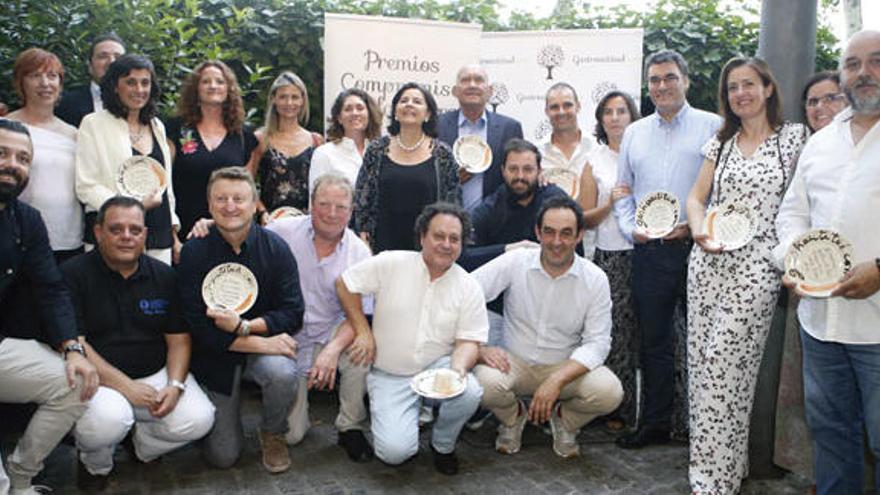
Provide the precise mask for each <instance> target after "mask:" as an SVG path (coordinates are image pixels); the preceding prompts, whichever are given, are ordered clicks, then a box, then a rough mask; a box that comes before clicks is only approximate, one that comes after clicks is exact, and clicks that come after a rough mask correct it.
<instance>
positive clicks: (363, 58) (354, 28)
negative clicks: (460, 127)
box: [324, 14, 482, 117]
mask: <svg viewBox="0 0 880 495" xmlns="http://www.w3.org/2000/svg"><path fill="white" fill-rule="evenodd" d="M481 29H482V28H481V26H480V25H479V24H463V23H454V22H437V21H424V20H416V19H400V18H392V17H378V16H359V15H344V14H324V115H325V116H328V117H329V115H330V108H331V107H332V106H333V100H334V99H335V98H336V95H338V94H339V92H340V91H342V90H345V89H348V88H360V89H363V90H364V91H366V92H367V93H369V94H370V95H372V96H373V97H374V98H376V101H378V102H379V105H380V106H381V107H382V112H383V114H384V115H385V116H386V117H387V116H388V110H389V108H390V106H391V98H392V97H393V96H394V93H396V92H397V89H398V88H399V87H400V86H401V85H403V84H405V83H407V82H410V81H414V82H417V83H420V84H422V85H424V86H425V87H426V88H427V89H428V90H429V91H431V93H432V94H433V95H434V97H435V98H436V99H437V104H438V105H439V107H440V111H441V112H442V111H443V110H446V109H452V108H458V102H457V101H456V99H455V98H454V97H453V96H452V86H453V85H454V84H455V74H456V72H457V71H458V69H459V68H460V67H462V66H464V65H467V64H473V63H476V62H477V61H478V59H479V47H480V32H481Z"/></svg>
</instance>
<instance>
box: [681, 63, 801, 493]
mask: <svg viewBox="0 0 880 495" xmlns="http://www.w3.org/2000/svg"><path fill="white" fill-rule="evenodd" d="M718 103H719V108H720V110H719V113H720V114H721V115H722V116H723V117H724V123H723V125H722V126H721V129H720V130H719V131H718V134H717V135H716V136H715V137H713V138H712V139H711V140H710V141H709V142H708V143H706V146H705V147H704V155H705V156H706V160H705V161H704V162H703V167H702V169H701V170H700V175H699V176H698V178H697V181H696V183H695V184H694V187H693V189H691V193H690V195H689V196H688V200H687V213H688V223H689V224H690V229H691V232H692V233H693V238H694V242H695V243H696V245H695V246H694V248H693V251H692V252H691V259H690V264H689V266H688V287H687V294H688V401H689V407H690V431H691V436H690V450H691V452H690V470H689V475H690V483H691V489H692V490H693V491H694V493H698V494H712V495H721V494H735V493H738V492H739V487H740V483H741V482H742V479H743V478H745V477H746V476H747V475H748V438H749V420H750V416H751V410H752V401H753V399H754V392H755V382H756V381H757V376H758V367H759V366H760V364H761V356H762V354H763V351H764V342H765V340H766V337H767V332H768V330H769V329H770V323H771V320H772V318H773V310H774V307H775V304H776V299H777V297H778V295H779V290H780V283H779V280H780V274H779V273H778V272H777V269H776V267H775V266H774V263H773V261H772V260H773V257H772V256H771V251H772V249H773V247H775V246H776V245H777V244H778V241H777V237H776V228H775V225H774V220H775V218H776V213H777V212H778V211H779V205H780V203H781V202H782V197H783V195H784V194H785V190H786V188H787V186H788V182H789V180H790V178H791V176H792V174H793V172H794V166H795V163H796V161H797V158H798V155H799V154H800V150H801V148H802V147H803V145H804V143H805V142H806V139H807V136H808V131H807V128H806V127H805V126H803V125H801V124H791V123H785V122H783V120H782V103H781V98H780V96H779V89H778V84H777V83H776V80H775V79H774V77H773V75H772V74H771V73H770V69H769V68H768V67H767V64H766V63H765V62H764V61H763V60H760V59H756V58H734V59H731V60H730V61H728V62H727V64H726V65H725V66H724V69H723V70H722V71H721V81H720V83H719V90H718ZM707 203H708V205H709V206H710V207H712V206H714V207H719V206H722V205H733V206H735V207H737V208H743V209H745V211H747V212H749V213H750V216H751V223H752V228H753V232H754V236H753V238H752V239H751V240H750V241H749V242H748V243H747V244H745V245H744V246H742V247H740V248H739V249H735V250H730V251H727V250H724V246H719V245H716V244H715V243H713V242H711V240H710V237H709V235H708V234H707V233H705V231H704V225H703V223H704V220H705V218H706V210H707Z"/></svg>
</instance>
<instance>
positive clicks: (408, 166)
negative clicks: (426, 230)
mask: <svg viewBox="0 0 880 495" xmlns="http://www.w3.org/2000/svg"><path fill="white" fill-rule="evenodd" d="M388 133H389V134H390V136H385V137H382V138H379V139H377V140H375V141H373V142H371V143H370V145H369V146H367V150H366V152H365V153H364V163H363V165H362V166H361V169H360V172H359V173H358V180H357V187H356V192H355V197H354V225H355V231H356V232H357V233H358V234H359V235H360V236H361V238H363V239H364V240H365V241H366V242H367V243H369V244H370V247H371V249H372V250H373V253H379V252H381V251H386V250H392V249H410V250H414V249H417V246H416V243H415V234H414V233H413V225H414V224H415V219H416V217H417V216H418V215H419V213H421V211H422V208H424V207H425V205H428V204H431V203H433V202H435V201H448V202H450V203H456V204H459V205H460V204H461V186H460V185H459V182H458V165H457V164H456V163H455V159H454V158H453V156H452V150H451V149H450V148H449V146H448V145H446V144H445V143H442V142H440V141H439V140H437V139H436V137H437V103H436V102H435V101H434V97H433V96H431V93H429V92H428V91H427V90H425V89H424V88H423V87H421V86H420V85H418V84H416V83H412V82H411V83H407V84H404V85H403V86H401V88H400V89H399V90H398V91H397V93H396V94H395V95H394V98H393V99H392V100H391V125H389V126H388Z"/></svg>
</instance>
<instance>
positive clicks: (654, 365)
mask: <svg viewBox="0 0 880 495" xmlns="http://www.w3.org/2000/svg"><path fill="white" fill-rule="evenodd" d="M89 73H90V74H91V76H92V78H93V80H92V82H91V83H90V85H89V86H88V87H83V88H74V89H71V90H69V91H66V92H64V93H63V96H62V83H63V79H64V69H63V67H62V65H61V63H60V61H59V60H58V58H57V57H56V56H54V55H53V54H51V53H49V52H46V51H44V50H40V49H36V48H32V49H28V50H26V51H24V52H22V54H21V55H20V56H19V57H18V59H17V60H16V63H15V67H14V84H15V88H16V90H17V91H18V93H19V95H20V97H21V100H22V103H23V105H22V107H21V108H20V109H18V110H16V111H14V112H12V113H10V114H9V115H7V116H6V118H5V119H3V120H0V254H2V256H0V339H2V340H0V401H3V402H15V403H27V402H34V403H37V404H38V408H37V412H36V413H35V414H34V416H33V418H32V419H31V421H30V424H29V425H28V428H27V429H26V431H25V432H24V434H23V436H22V438H21V440H20V442H19V443H18V446H17V447H16V449H15V450H14V451H13V452H12V453H10V454H9V456H8V457H7V460H6V466H7V471H8V476H7V475H6V474H5V473H3V472H0V493H6V491H7V490H9V492H10V493H14V494H19V493H34V490H35V488H34V487H32V486H31V479H32V478H33V477H34V476H35V475H36V474H37V473H38V472H39V471H40V470H41V469H42V467H43V460H44V459H45V458H46V456H47V455H48V454H49V453H50V452H51V451H52V449H53V448H54V447H55V446H56V445H57V444H58V442H59V441H60V440H61V439H62V437H64V436H65V435H66V434H67V433H68V432H71V431H72V433H73V436H74V438H75V441H76V447H77V451H78V461H79V469H78V473H77V483H78V486H79V487H80V488H82V489H86V490H99V489H101V488H102V487H103V486H105V485H106V483H107V479H108V476H109V474H110V473H111V471H112V469H113V452H114V450H115V448H116V446H117V445H119V444H123V445H124V446H125V447H126V448H128V449H130V451H131V453H132V455H133V456H134V457H135V458H136V459H137V460H139V461H140V462H143V463H150V462H153V461H154V460H155V459H157V458H159V457H161V456H162V455H164V454H166V453H168V452H170V451H172V450H174V449H177V448H179V447H181V446H182V445H185V444H187V443H189V442H192V441H195V440H198V439H201V448H202V450H203V453H204V458H205V460H206V461H207V462H208V463H209V464H210V465H212V466H215V467H217V468H228V467H230V466H232V465H234V464H235V463H236V462H237V460H238V458H239V456H240V454H241V452H242V449H243V443H244V432H243V429H242V428H243V427H242V422H241V384H242V382H243V381H246V380H247V381H251V382H254V383H256V384H257V385H258V387H259V388H260V390H261V393H262V407H261V409H260V413H261V420H260V424H259V434H258V438H259V442H260V447H261V452H262V464H263V466H264V467H265V468H266V470H267V471H269V472H272V473H279V472H283V471H286V470H287V469H289V467H290V452H289V449H288V446H289V445H295V444H297V443H298V442H300V441H301V440H302V439H303V437H304V435H305V434H306V432H307V430H308V428H309V424H310V423H309V413H308V391H309V390H311V389H334V388H336V387H338V397H339V412H338V415H337V418H336V422H335V426H336V428H337V430H338V443H339V445H340V446H341V447H342V448H343V449H344V450H345V451H346V453H347V455H348V457H349V458H350V459H351V460H353V461H355V462H367V461H369V460H370V459H371V458H372V457H373V456H374V455H375V456H376V457H378V458H379V459H380V460H381V461H383V462H385V463H387V464H391V465H398V464H402V463H404V462H406V461H407V460H408V459H410V458H412V457H413V456H414V455H416V454H417V452H418V450H419V441H418V437H419V425H420V422H422V421H424V420H426V419H428V420H431V421H433V426H432V433H431V441H430V449H431V452H432V458H433V462H434V465H435V468H436V469H437V470H438V471H439V472H441V473H444V474H449V475H452V474H455V473H457V472H458V470H459V465H458V459H457V457H456V455H455V449H456V444H457V440H458V437H459V435H460V433H461V431H462V429H463V428H465V427H466V426H467V427H471V428H478V427H479V425H480V424H482V422H483V421H484V419H485V418H486V417H488V415H494V416H495V418H497V422H498V433H497V437H496V441H495V449H496V450H497V451H498V452H500V453H502V454H508V455H510V454H515V453H517V452H518V451H519V450H520V449H521V447H522V443H521V437H522V433H523V430H524V428H525V426H526V423H527V422H528V421H532V422H534V423H549V427H550V430H551V433H552V436H553V441H552V450H553V452H555V453H556V454H557V455H559V456H561V457H566V458H568V457H575V456H578V455H579V454H580V445H579V443H578V433H579V431H580V429H581V428H582V427H584V426H585V425H587V424H588V423H590V422H591V421H593V420H594V419H597V418H604V421H605V422H606V424H607V426H608V427H609V428H611V429H613V430H615V431H620V434H619V436H618V438H617V444H618V446H619V447H621V448H627V449H632V448H642V447H646V446H648V445H651V444H661V443H666V442H668V441H670V438H671V430H672V428H673V415H674V411H673V409H674V407H673V397H674V395H675V390H676V387H677V386H678V387H680V386H683V384H677V383H676V382H677V381H680V380H677V378H676V377H677V376H678V377H681V376H683V374H685V373H686V376H687V381H686V382H687V383H686V386H687V399H688V400H687V403H688V411H687V414H688V418H689V426H690V465H689V478H690V484H691V488H692V490H693V492H694V493H696V494H727V493H731V494H732V493H737V492H738V491H739V488H740V484H741V482H742V479H743V478H744V477H746V476H747V475H748V452H747V445H748V428H749V419H750V413H751V407H752V402H753V395H754V389H755V383H756V380H757V374H758V367H759V365H760V362H761V357H762V354H763V348H764V342H765V339H766V336H767V332H768V331H769V328H770V322H771V319H772V316H773V310H774V306H775V304H776V300H777V298H778V296H779V293H780V290H781V287H782V286H783V285H785V286H787V287H788V288H789V289H790V290H792V291H793V292H794V293H796V294H799V295H801V296H804V297H803V299H802V300H801V302H800V307H799V311H798V312H799V317H800V325H801V333H800V338H801V339H802V342H803V350H804V351H803V352H804V357H803V360H804V373H803V378H804V389H805V401H806V410H807V422H808V424H809V426H810V430H811V432H812V435H813V441H814V444H815V446H816V466H817V469H816V480H817V488H818V492H819V493H822V494H831V493H856V492H858V491H859V490H861V486H862V477H863V464H864V463H863V459H862V453H863V450H862V443H863V433H862V432H863V429H864V430H866V431H867V434H868V436H867V443H868V445H869V447H870V449H871V451H872V453H873V454H874V457H875V459H880V430H878V428H880V418H878V417H877V414H878V413H877V411H878V408H877V407H874V406H877V405H878V401H880V387H878V386H877V384H878V374H880V367H878V366H877V357H878V353H880V347H878V346H880V339H878V338H877V337H876V336H875V335H873V333H872V330H871V326H872V325H876V324H877V323H880V295H878V290H880V257H878V256H880V238H878V237H877V236H878V234H877V229H875V228H872V227H873V225H872V223H871V220H870V214H871V212H873V211H875V210H876V209H877V208H878V207H880V204H878V201H880V194H878V190H877V184H880V180H878V179H880V169H878V168H877V167H876V164H877V163H878V159H880V124H878V122H880V33H878V32H875V31H864V32H861V33H858V34H856V35H855V36H854V37H853V38H852V39H851V40H850V42H849V44H848V45H847V47H846V50H845V51H844V54H843V58H842V60H841V64H840V73H839V74H837V73H822V74H818V75H817V76H816V77H814V78H813V79H811V80H810V81H809V82H808V84H807V87H806V88H805V90H804V98H803V99H804V104H805V110H806V115H807V120H808V125H806V126H805V125H801V124H794V123H789V122H785V121H784V120H783V118H782V106H781V98H780V95H779V89H778V84H777V82H776V80H775V78H774V76H773V74H772V72H771V71H770V68H769V67H768V66H767V64H766V63H765V62H763V61H762V60H760V59H757V58H734V59H732V60H730V61H728V62H727V63H726V65H725V66H724V68H723V70H722V72H721V80H720V81H719V112H718V114H717V115H716V114H712V113H709V112H705V111H702V110H698V109H696V108H693V107H691V106H690V105H688V102H687V90H688V87H689V85H690V80H689V77H688V66H687V62H686V61H685V59H684V58H683V57H682V56H681V55H680V54H678V53H676V52H674V51H669V50H664V51H660V52H657V53H654V54H651V55H650V56H649V57H648V58H647V59H646V61H645V80H646V82H647V87H648V94H649V97H650V99H651V101H652V102H653V104H654V106H655V109H656V111H655V112H654V113H653V114H651V115H648V116H645V117H644V118H640V117H641V115H640V113H639V111H638V109H637V106H636V104H635V102H634V100H633V98H632V96H631V95H628V94H626V93H625V92H621V91H611V92H609V93H607V94H606V95H604V96H603V97H602V98H601V100H600V101H599V102H598V104H597V107H596V111H595V116H596V129H595V131H594V132H592V133H591V132H589V131H586V130H583V129H581V128H580V126H579V124H578V114H579V112H580V111H581V102H580V100H579V98H578V94H577V91H576V89H575V88H574V87H572V86H571V85H569V84H567V83H564V82H561V83H557V84H554V85H553V86H551V87H550V88H549V89H548V90H547V93H546V98H545V113H546V116H547V118H548V119H549V121H550V123H551V126H552V133H551V134H550V136H549V137H548V139H547V140H546V141H545V142H542V143H540V144H538V145H535V144H532V143H530V142H528V141H526V140H524V139H523V138H522V137H523V135H522V128H521V126H520V124H519V123H518V122H517V121H516V120H514V119H512V118H509V117H506V116H503V115H500V114H498V113H495V112H492V111H489V110H487V106H486V105H487V103H488V100H489V97H490V96H491V85H490V84H489V78H488V75H487V73H486V71H485V70H484V69H483V68H482V67H480V66H478V65H468V66H465V67H462V68H461V69H460V70H459V71H458V73H457V75H456V81H455V85H454V87H453V95H454V96H455V97H456V98H457V100H458V102H459V109H457V110H453V111H450V112H446V113H443V114H440V113H439V112H438V107H437V103H436V101H435V99H434V97H433V96H432V95H431V93H430V92H429V91H428V90H426V89H425V88H423V87H422V86H420V85H418V84H416V83H408V84H404V85H402V86H401V87H400V88H399V90H398V91H397V93H396V94H395V95H394V97H393V99H392V101H391V108H390V113H389V115H388V118H389V121H390V125H388V126H387V134H386V135H384V136H383V135H381V126H382V121H383V116H382V114H381V112H380V110H379V109H378V106H377V105H376V102H375V101H374V100H373V99H372V98H371V97H370V96H369V95H368V94H367V93H365V92H363V91H360V90H357V89H349V90H346V91H344V92H342V93H341V94H340V95H338V96H337V98H336V100H335V101H334V104H333V106H332V110H331V115H330V118H329V121H328V124H329V126H328V131H327V136H326V138H327V140H328V142H326V143H325V142H324V137H323V136H321V135H319V134H317V133H314V132H311V131H309V130H307V129H306V128H304V127H303V126H304V125H305V123H306V122H308V118H309V115H308V108H309V105H308V92H307V90H306V85H305V84H304V82H303V81H302V80H301V79H300V78H299V77H298V76H297V75H296V74H293V73H291V72H282V73H281V75H279V76H278V77H277V78H276V79H275V80H274V81H273V83H272V85H271V87H270V89H269V93H268V105H267V109H266V120H265V125H264V126H263V127H261V128H260V129H258V130H256V131H253V130H251V129H250V128H249V127H248V126H246V125H245V124H244V116H245V111H244V107H243V103H242V100H241V96H240V91H239V88H238V86H237V83H236V79H235V75H234V73H233V72H232V71H231V70H230V69H229V67H227V66H226V65H225V64H223V63H222V62H219V61H208V62H204V63H202V64H200V65H199V66H197V67H196V68H195V69H194V70H193V71H192V73H191V74H190V75H189V76H188V77H187V79H186V81H184V83H183V86H182V88H181V94H180V98H179V101H178V105H177V108H176V111H175V117H174V118H173V119H171V120H170V121H168V122H167V123H163V122H162V121H161V120H159V118H158V116H157V100H158V97H159V95H160V87H159V82H158V81H157V80H156V74H155V70H154V68H153V65H152V63H151V62H150V60H149V59H148V58H146V57H144V56H141V55H131V54H125V43H124V42H123V40H121V39H119V38H118V37H116V36H115V35H112V34H109V35H104V36H101V37H98V38H97V39H96V40H95V42H94V43H93V45H92V49H91V52H90V60H89ZM56 115H57V117H56ZM62 119H63V120H62ZM811 133H813V135H812V136H811ZM471 135H473V136H478V137H479V138H480V139H481V140H482V141H483V142H485V143H486V144H487V146H488V147H489V148H491V150H492V157H493V159H492V162H491V164H490V165H489V166H488V168H486V169H485V170H484V171H483V172H479V173H472V172H469V171H467V170H466V167H463V166H461V165H462V164H459V163H457V162H456V159H455V157H454V154H453V152H452V148H451V146H452V145H453V143H454V142H455V141H456V140H457V139H458V138H459V137H461V136H471ZM138 155H142V156H149V157H152V158H153V159H154V160H155V161H156V162H157V163H159V164H160V166H161V168H162V170H163V172H164V178H163V180H162V181H161V182H162V183H163V184H164V185H165V187H162V188H160V189H159V190H156V191H154V192H153V193H152V194H148V195H146V196H145V197H143V198H141V199H135V198H131V197H128V196H122V195H120V194H119V193H118V192H117V184H116V182H117V178H118V176H119V169H120V167H121V165H122V163H123V162H125V161H126V160H127V159H129V158H131V157H132V156H138ZM552 169H561V170H564V171H566V173H568V174H570V175H574V176H576V177H578V178H579V179H578V184H577V185H578V187H577V188H576V190H577V191H578V192H577V193H576V194H574V193H573V191H571V190H570V189H569V188H566V189H565V190H564V189H563V188H561V187H559V186H557V185H554V184H553V183H551V182H550V180H548V177H552V176H553V174H547V175H546V176H545V173H544V172H546V171H548V170H552ZM56 172H57V173H56ZM656 191H668V192H670V193H672V194H674V195H675V196H676V197H677V198H678V201H679V203H680V204H681V205H684V208H683V209H682V212H681V215H680V218H679V222H678V224H677V225H676V226H675V228H674V229H673V230H672V232H671V233H669V234H668V235H666V236H665V237H663V238H660V239H655V238H650V237H649V236H648V235H647V233H646V232H645V231H644V230H642V229H641V228H640V227H637V224H636V221H635V216H636V215H635V212H636V207H637V205H638V204H639V202H640V200H641V199H642V198H644V197H646V196H647V195H649V194H651V193H653V192H656ZM572 194H574V196H572ZM731 203H733V204H737V205H740V206H742V207H745V208H747V209H748V210H749V211H751V212H752V217H753V229H754V233H755V234H754V237H753V238H752V239H751V241H750V242H749V243H748V244H746V245H745V246H743V247H741V248H740V249H737V250H731V251H727V250H724V249H723V246H718V245H716V244H714V243H712V242H710V240H709V238H708V236H707V234H705V230H704V222H705V217H706V212H707V209H708V208H710V207H712V206H715V205H721V204H731ZM81 205H82V207H81ZM281 207H292V208H296V209H297V210H299V211H300V212H302V213H305V214H304V215H301V216H290V217H287V216H284V217H280V216H278V215H274V214H273V213H274V212H277V211H279V210H278V209H279V208H281ZM815 228H829V229H833V230H835V231H837V232H838V233H840V235H842V236H843V237H845V238H846V239H848V240H849V241H850V243H851V244H852V246H853V256H854V262H855V264H854V268H853V270H852V271H851V272H849V273H847V275H846V276H845V277H844V279H843V280H842V281H841V283H840V285H839V287H838V288H837V289H835V290H834V292H833V294H832V297H831V298H828V299H816V298H812V297H807V296H806V295H805V294H803V293H801V292H800V290H799V289H798V288H797V286H796V285H795V284H794V283H793V281H792V280H790V279H789V278H788V277H783V276H782V264H783V258H784V256H785V254H786V252H787V251H788V249H789V246H790V245H791V244H792V242H793V240H794V239H795V238H797V237H798V236H799V235H800V234H802V233H804V232H806V231H808V230H810V229H815ZM228 263H234V264H236V266H239V265H240V266H243V267H244V268H245V269H246V272H247V274H248V276H249V277H251V278H252V281H253V284H254V285H255V287H256V289H254V292H253V293H252V300H251V301H250V302H251V303H252V304H249V305H248V307H247V308H245V309H243V310H241V312H239V311H235V310H233V309H226V308H222V307H218V306H216V305H210V306H209V304H208V302H207V301H206V299H205V297H204V295H203V283H204V281H205V279H206V277H210V276H211V275H210V274H211V273H212V270H214V269H215V268H217V267H218V266H221V265H225V264H228ZM59 266H60V268H59ZM172 266H173V267H172ZM677 307H686V308H687V335H686V337H685V338H686V348H687V353H686V354H687V356H686V358H687V361H686V362H687V364H686V365H685V364H684V362H685V361H684V359H676V357H675V354H676V353H675V343H676V340H677V339H680V338H682V337H684V336H679V335H676V330H675V326H676V322H675V319H676V317H675V312H676V308H677ZM637 368H641V371H642V376H643V387H642V389H643V390H642V397H639V396H638V394H637V387H636V369H637ZM434 369H445V370H451V372H452V373H453V375H454V376H455V378H456V380H458V383H459V384H460V390H459V393H458V394H457V395H454V396H453V397H449V398H441V399H438V398H428V397H423V396H422V395H420V394H419V393H417V392H416V391H415V390H414V389H413V387H412V386H411V381H412V378H413V377H414V376H416V375H418V374H420V373H423V372H425V371H427V370H434ZM337 375H339V376H337ZM365 396H367V397H368V399H369V400H368V401H367V403H366V404H365V401H364V398H365ZM367 408H369V411H368V410H367ZM434 411H436V418H434V417H433V416H434V414H435V412H434ZM637 411H638V413H637ZM426 416H427V418H426ZM627 427H629V428H627ZM367 432H369V433H370V436H371V438H372V442H371V441H370V439H369V438H368V436H367V435H366V434H365V433H367ZM878 483H880V482H878ZM878 486H880V485H878Z"/></svg>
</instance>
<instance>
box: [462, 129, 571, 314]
mask: <svg viewBox="0 0 880 495" xmlns="http://www.w3.org/2000/svg"><path fill="white" fill-rule="evenodd" d="M503 156H504V164H503V165H502V167H501V174H502V176H503V177H504V183H503V184H501V185H500V186H498V188H497V189H495V192H493V193H492V194H490V195H489V196H487V197H486V199H484V200H483V202H482V203H481V204H480V206H478V207H477V208H476V209H475V210H474V212H473V225H474V230H473V244H472V245H470V246H468V247H467V249H465V251H464V253H463V254H462V255H461V259H460V260H459V264H460V265H461V266H462V267H464V269H466V270H468V271H473V270H475V269H476V268H479V267H480V266H482V265H484V264H485V263H487V262H488V261H490V260H492V259H494V258H496V257H498V256H500V255H501V254H503V253H504V252H506V251H510V250H511V249H516V248H522V247H534V248H536V247H538V244H537V240H538V239H537V237H535V219H536V218H537V216H538V209H539V208H540V207H541V205H542V204H543V203H544V201H546V200H547V199H548V198H552V197H554V196H561V195H564V194H565V192H564V191H563V190H562V189H560V188H558V187H556V186H555V185H553V184H548V185H546V186H541V185H539V184H538V176H539V175H540V174H541V152H540V151H538V148H536V147H535V145H533V144H532V143H530V142H528V141H525V140H523V139H519V138H514V139H511V140H510V141H508V142H507V144H506V145H505V146H504V155H503ZM490 309H492V307H491V306H490ZM499 312H500V310H499Z"/></svg>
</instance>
